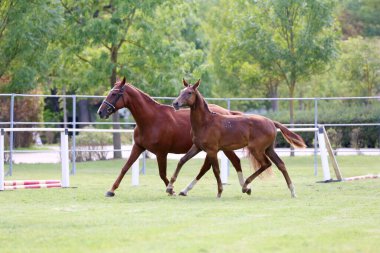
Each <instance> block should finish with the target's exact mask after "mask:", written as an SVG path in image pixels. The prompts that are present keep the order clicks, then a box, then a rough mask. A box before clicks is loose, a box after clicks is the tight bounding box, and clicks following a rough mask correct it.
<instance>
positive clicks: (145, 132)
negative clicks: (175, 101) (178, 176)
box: [98, 77, 250, 197]
mask: <svg viewBox="0 0 380 253" xmlns="http://www.w3.org/2000/svg"><path fill="white" fill-rule="evenodd" d="M124 107H126V108H128V109H129V111H130V112H131V114H132V116H133V118H134V119H135V121H136V128H135V130H134V141H135V143H134V144H133V147H132V151H131V155H130V156H129V159H128V161H127V162H126V164H125V165H124V167H123V168H122V169H121V171H120V174H119V176H118V177H117V179H116V180H115V182H114V184H113V185H112V188H111V189H110V190H109V191H108V192H107V193H106V196H107V197H113V196H114V195H115V190H116V189H117V188H118V187H119V185H120V183H121V181H122V179H123V177H124V175H125V173H127V171H128V170H129V168H130V167H131V166H132V164H133V163H134V162H135V161H136V160H137V158H138V157H139V156H140V154H141V153H142V152H143V151H145V150H148V151H150V152H152V153H154V154H155V155H156V156H157V163H158V169H159V174H160V177H161V179H162V180H163V181H164V183H165V185H166V186H167V185H168V183H169V180H168V179H167V177H166V166H167V164H166V163H167V155H168V153H176V154H184V153H186V152H187V151H188V150H189V149H190V148H191V146H192V144H193V143H192V141H191V133H190V132H191V126H190V121H189V117H190V111H189V110H180V111H175V110H174V109H173V107H171V106H168V105H162V104H159V103H157V102H156V101H154V100H153V99H152V98H151V97H150V96H148V95H147V94H145V93H144V92H142V91H140V90H139V89H137V88H135V87H134V86H132V85H131V84H128V83H127V84H126V82H125V77H124V79H123V80H122V81H118V82H116V83H115V86H114V87H113V89H112V90H111V91H110V92H109V94H108V95H107V97H106V99H105V100H104V101H103V102H102V104H101V105H100V107H99V110H98V114H99V116H100V118H108V117H109V116H110V115H111V114H112V113H114V112H116V111H117V110H119V109H120V108H124ZM210 108H211V110H213V111H216V112H218V113H220V114H241V113H240V112H229V111H228V110H226V109H224V108H222V107H219V106H217V105H212V106H210ZM224 153H225V154H226V156H227V157H228V159H229V160H230V161H231V162H232V164H233V166H234V167H235V169H236V172H237V173H238V177H239V182H240V185H243V184H244V177H243V174H242V170H241V165H240V159H239V158H238V157H237V156H236V154H235V153H234V152H233V151H226V152H224ZM210 167H211V163H210V162H209V159H208V158H207V157H206V159H205V162H204V164H203V167H202V168H204V169H205V170H206V171H207V170H208V169H209V168H210ZM202 176H203V174H200V175H198V177H199V178H201V177H202ZM247 194H250V189H249V190H248V192H247Z"/></svg>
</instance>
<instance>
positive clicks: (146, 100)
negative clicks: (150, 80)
mask: <svg viewBox="0 0 380 253" xmlns="http://www.w3.org/2000/svg"><path fill="white" fill-rule="evenodd" d="M126 93H127V96H128V98H127V99H126V100H127V101H128V102H127V104H126V106H125V107H126V108H127V109H129V111H130V112H131V114H132V116H133V118H134V119H135V121H136V124H137V125H138V126H140V127H144V126H150V125H151V124H150V123H151V122H152V120H153V118H154V117H157V116H156V115H157V107H158V106H159V104H158V103H157V102H155V101H154V100H153V99H152V98H150V97H149V96H148V95H146V94H145V93H143V92H142V91H140V90H138V89H136V88H135V87H133V86H131V85H130V86H129V87H127V90H126Z"/></svg>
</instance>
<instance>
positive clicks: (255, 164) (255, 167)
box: [247, 150, 274, 179]
mask: <svg viewBox="0 0 380 253" xmlns="http://www.w3.org/2000/svg"><path fill="white" fill-rule="evenodd" d="M247 151H248V150H247ZM247 154H248V155H247V156H248V158H249V161H250V162H251V166H252V167H253V170H254V171H257V170H258V169H260V167H261V164H260V163H259V161H257V160H256V158H255V157H254V156H253V155H252V154H251V152H249V151H248V152H247ZM273 175H274V173H273V170H272V166H271V167H269V168H267V169H266V170H264V171H263V172H262V173H261V174H260V175H259V178H260V179H265V178H269V177H272V176H273Z"/></svg>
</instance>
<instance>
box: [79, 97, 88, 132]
mask: <svg viewBox="0 0 380 253" xmlns="http://www.w3.org/2000/svg"><path fill="white" fill-rule="evenodd" d="M78 107H79V108H78V109H79V115H78V116H79V117H78V121H79V122H90V111H89V109H88V100H87V99H85V100H79V101H78ZM85 126H88V124H86V125H84V124H81V125H80V127H85Z"/></svg>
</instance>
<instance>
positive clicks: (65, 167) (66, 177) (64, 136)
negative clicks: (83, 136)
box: [61, 130, 70, 188]
mask: <svg viewBox="0 0 380 253" xmlns="http://www.w3.org/2000/svg"><path fill="white" fill-rule="evenodd" d="M61 161H62V179H61V184H62V187H63V188H65V187H70V170H69V135H68V131H67V130H65V131H63V132H61Z"/></svg>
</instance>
